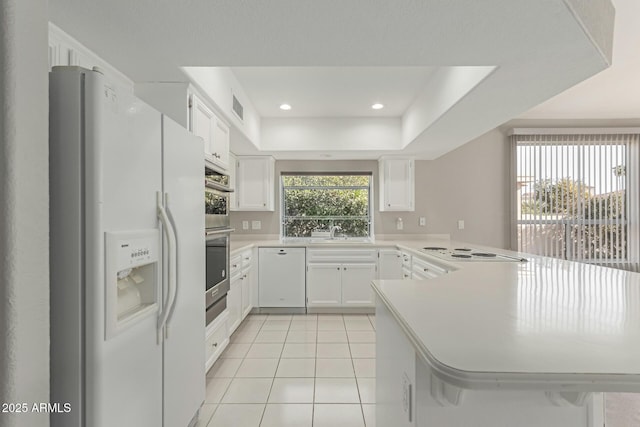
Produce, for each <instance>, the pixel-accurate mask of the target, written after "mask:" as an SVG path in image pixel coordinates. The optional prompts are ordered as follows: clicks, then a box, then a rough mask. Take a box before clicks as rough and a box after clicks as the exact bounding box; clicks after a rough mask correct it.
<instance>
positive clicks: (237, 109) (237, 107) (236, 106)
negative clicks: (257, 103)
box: [232, 95, 244, 120]
mask: <svg viewBox="0 0 640 427" xmlns="http://www.w3.org/2000/svg"><path fill="white" fill-rule="evenodd" d="M232 110H233V112H234V113H236V116H238V118H239V119H240V120H244V107H243V106H242V104H240V101H238V98H236V96H235V95H233V108H232Z"/></svg>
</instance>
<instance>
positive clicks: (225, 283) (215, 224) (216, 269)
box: [204, 168, 233, 325]
mask: <svg viewBox="0 0 640 427" xmlns="http://www.w3.org/2000/svg"><path fill="white" fill-rule="evenodd" d="M231 191H233V190H232V189H231V188H229V176H228V175H225V174H223V173H221V172H219V171H216V170H214V169H210V168H205V186H204V200H205V226H206V229H205V236H206V239H205V241H206V247H205V250H206V260H207V264H206V265H207V271H206V282H205V309H206V316H205V318H206V324H207V325H208V324H210V323H211V322H213V321H214V320H215V319H216V317H218V315H220V313H222V312H223V311H224V310H225V309H226V308H227V292H229V286H230V282H229V242H230V239H231V232H232V231H233V229H231V228H230V219H229V194H230V193H231Z"/></svg>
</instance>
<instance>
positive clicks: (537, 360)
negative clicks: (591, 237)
mask: <svg viewBox="0 0 640 427" xmlns="http://www.w3.org/2000/svg"><path fill="white" fill-rule="evenodd" d="M458 244H460V243H455V242H451V245H458ZM400 246H401V247H402V245H400ZM471 246H475V245H471ZM414 247H415V246H414ZM496 252H499V253H504V254H508V255H509V254H511V255H523V256H525V257H526V258H528V259H529V262H526V263H517V262H487V263H482V262H467V263H465V262H460V263H456V265H457V267H458V269H457V270H455V271H451V272H450V273H449V274H445V275H443V276H440V277H437V278H435V279H430V280H423V281H418V280H383V281H375V282H374V285H373V286H374V289H375V291H376V293H377V294H378V296H379V297H380V298H381V300H382V301H383V302H384V303H385V305H386V306H387V307H389V309H390V310H391V312H392V313H393V315H394V317H396V320H398V322H399V323H400V325H401V327H402V328H403V329H404V330H405V332H406V333H407V335H408V336H409V339H410V340H411V341H412V342H413V344H414V347H415V348H416V350H417V351H418V354H419V355H420V356H421V358H422V359H423V360H424V361H426V362H427V363H429V364H430V365H431V367H432V368H433V369H434V370H435V371H436V372H437V373H438V376H439V377H440V378H441V379H442V380H445V381H446V382H448V383H450V384H453V385H457V386H460V387H463V388H487V387H490V388H496V387H504V388H541V389H552V388H555V389H559V390H576V391H632V392H640V274H638V273H631V272H626V271H622V270H615V269H611V268H604V267H598V266H593V265H588V264H583V263H576V262H568V261H562V260H557V259H552V258H545V257H535V256H530V255H527V254H518V253H514V252H509V251H504V250H498V251H496ZM427 257H428V255H427ZM428 258H430V259H433V260H436V259H437V258H431V257H428Z"/></svg>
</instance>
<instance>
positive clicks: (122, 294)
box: [105, 229, 160, 339]
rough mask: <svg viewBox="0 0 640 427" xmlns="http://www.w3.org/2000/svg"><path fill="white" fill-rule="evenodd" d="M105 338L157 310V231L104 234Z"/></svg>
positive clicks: (158, 254) (158, 240) (158, 252)
mask: <svg viewBox="0 0 640 427" xmlns="http://www.w3.org/2000/svg"><path fill="white" fill-rule="evenodd" d="M105 234H106V236H105V237H106V238H105V243H106V264H105V269H106V270H105V278H106V295H105V296H106V307H105V308H106V312H105V317H106V319H105V320H106V331H105V333H106V339H109V338H111V337H113V336H115V335H117V334H119V333H120V332H122V331H123V330H125V329H127V328H129V327H131V326H133V325H134V324H136V323H137V322H138V321H139V320H141V319H143V318H145V317H147V315H150V314H153V313H155V312H156V311H157V308H158V297H159V296H158V280H159V271H158V261H159V256H160V235H159V232H158V230H156V229H153V230H139V231H124V232H113V233H105Z"/></svg>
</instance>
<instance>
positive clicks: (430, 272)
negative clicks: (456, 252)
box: [412, 257, 447, 277]
mask: <svg viewBox="0 0 640 427" xmlns="http://www.w3.org/2000/svg"><path fill="white" fill-rule="evenodd" d="M412 270H413V272H414V273H415V272H418V273H420V274H422V275H426V276H430V277H431V276H432V277H435V276H440V275H442V274H446V273H447V270H446V269H445V268H444V267H440V266H438V265H435V264H433V263H430V262H429V261H426V260H424V259H422V258H417V257H413V267H412Z"/></svg>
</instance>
